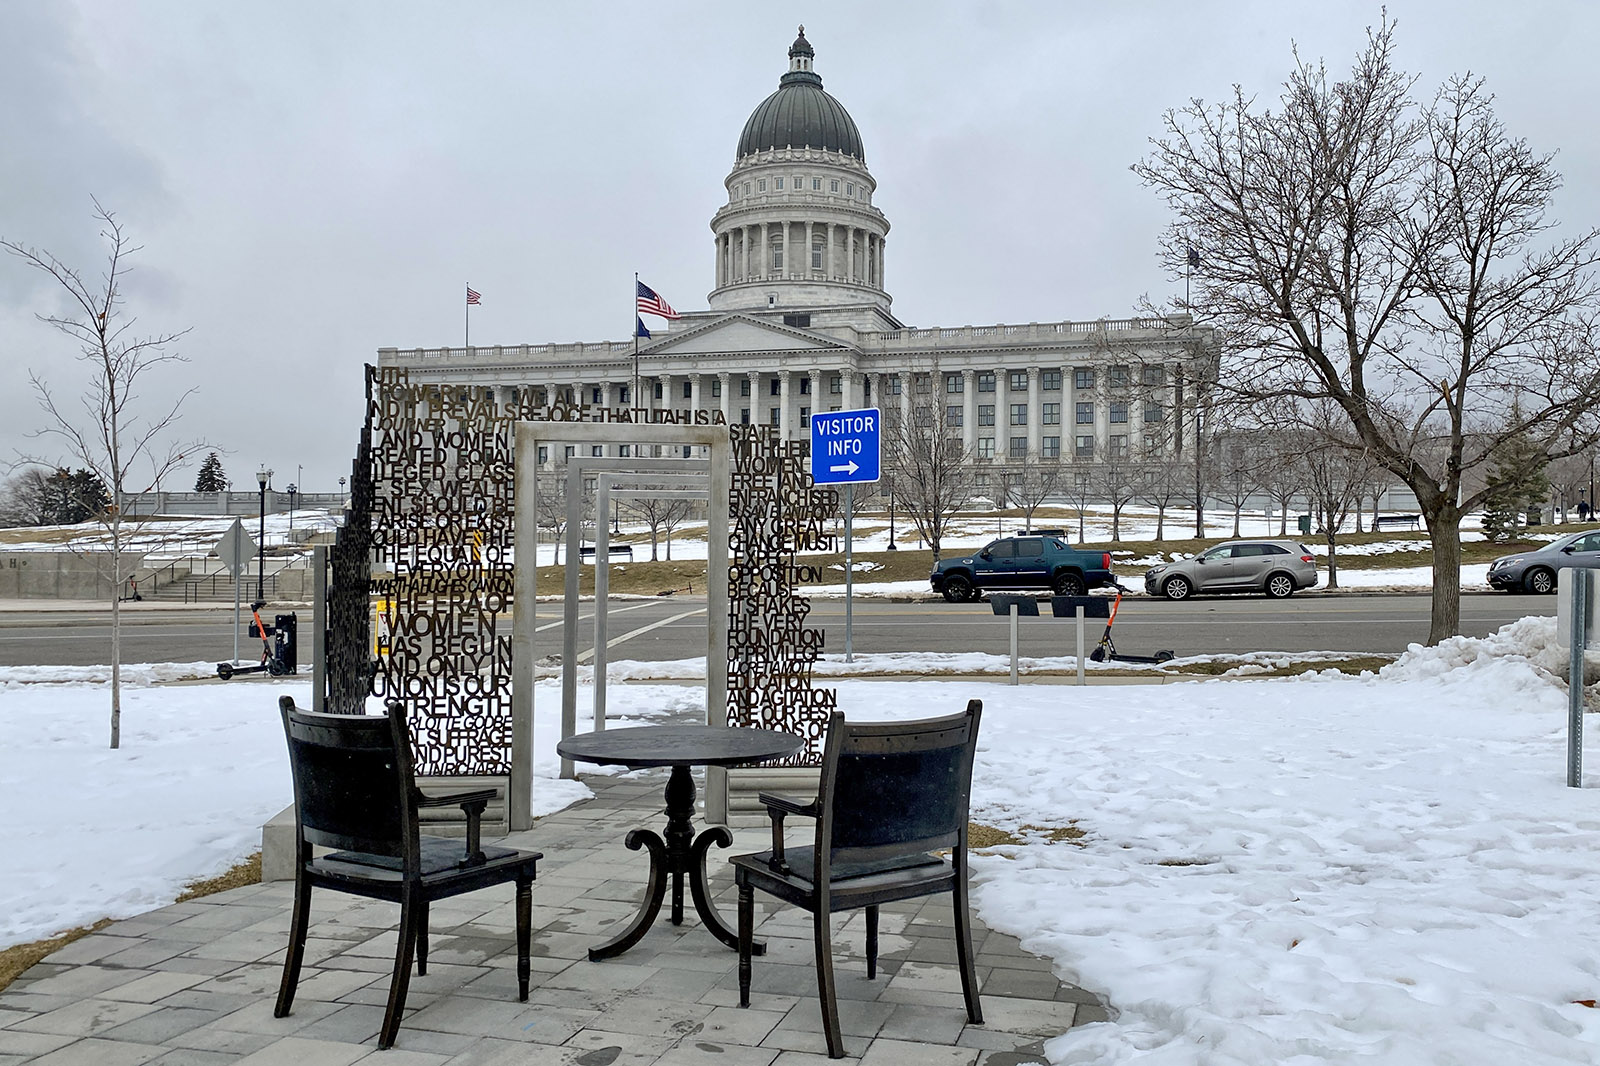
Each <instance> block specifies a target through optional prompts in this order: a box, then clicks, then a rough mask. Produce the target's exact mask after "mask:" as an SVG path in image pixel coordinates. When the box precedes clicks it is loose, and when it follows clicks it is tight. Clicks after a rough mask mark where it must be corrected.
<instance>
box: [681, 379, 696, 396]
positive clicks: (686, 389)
mask: <svg viewBox="0 0 1600 1066" xmlns="http://www.w3.org/2000/svg"><path fill="white" fill-rule="evenodd" d="M683 398H684V399H685V400H692V399H694V382H692V381H685V382H684V383H683Z"/></svg>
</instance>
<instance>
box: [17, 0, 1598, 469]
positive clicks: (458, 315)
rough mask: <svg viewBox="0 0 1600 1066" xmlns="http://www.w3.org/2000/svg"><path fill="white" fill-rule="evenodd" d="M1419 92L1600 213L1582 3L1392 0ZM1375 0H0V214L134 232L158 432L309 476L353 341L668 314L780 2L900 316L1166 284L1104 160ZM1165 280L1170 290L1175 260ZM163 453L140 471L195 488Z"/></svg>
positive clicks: (326, 447)
mask: <svg viewBox="0 0 1600 1066" xmlns="http://www.w3.org/2000/svg"><path fill="white" fill-rule="evenodd" d="M1388 9H1389V11H1390V12H1391V13H1392V14H1393V15H1394V17H1395V18H1396V19H1397V21H1398V23H1399V31H1398V44H1399V50H1398V55H1399V60H1400V63H1401V65H1402V66H1403V67H1404V68H1405V69H1407V70H1409V71H1412V72H1414V73H1416V74H1418V75H1420V77H1421V79H1422V80H1421V83H1420V85H1419V91H1422V92H1424V93H1431V91H1432V89H1433V88H1434V87H1435V86H1437V85H1438V84H1439V82H1441V81H1442V80H1443V79H1444V78H1445V77H1446V76H1448V75H1449V74H1451V73H1455V72H1462V71H1468V70H1470V71H1473V72H1476V73H1479V74H1482V75H1484V76H1485V77H1486V78H1487V79H1488V84H1489V86H1490V88H1491V89H1492V90H1493V91H1494V92H1495V93H1496V94H1497V97H1498V100H1497V104H1498V108H1499V112H1500V115H1501V117H1502V118H1503V119H1504V120H1505V121H1506V122H1507V124H1508V125H1509V127H1510V128H1511V129H1512V131H1513V132H1515V133H1517V134H1519V135H1522V136H1525V137H1527V138H1528V139H1529V141H1530V142H1531V143H1532V144H1533V145H1534V146H1535V147H1536V148H1539V149H1542V150H1559V153H1560V154H1559V156H1558V166H1559V168H1560V169H1561V170H1562V172H1563V173H1564V174H1565V176H1566V188H1565V189H1564V190H1563V191H1562V193H1561V194H1560V196H1559V198H1558V200H1557V213H1558V215H1559V216H1560V219H1561V220H1562V222H1563V223H1566V224H1570V225H1573V226H1587V225H1592V224H1594V223H1596V222H1600V209H1597V204H1596V199H1595V190H1596V185H1597V179H1600V148H1597V147H1596V144H1595V138H1594V135H1593V129H1594V126H1593V121H1592V119H1591V112H1592V108H1593V106H1594V104H1595V101H1596V100H1600V69H1597V68H1600V64H1597V62H1596V56H1595V44H1596V42H1597V41H1600V5H1591V4H1587V3H1576V2H1573V3H1564V4H1557V3H1548V4H1540V3H1528V2H1523V3H1518V4H1508V3H1505V2H1504V0H1494V2H1478V0H1453V2H1437V3H1434V2H1422V0H1390V3H1389V5H1388ZM1379 13H1380V8H1379V5H1378V4H1377V3H1367V4H1358V3H1339V2H1331V0H1330V2H1324V3H1317V4H1309V3H1298V2H1295V3H1290V2H1284V0H1274V2H1263V3H1196V2H1193V0H1183V2H1177V0H1174V2H1168V3H1144V4H1140V5H1137V7H1136V8H1135V7H1134V5H1125V4H1088V3H1071V4H1068V3H1058V2H1049V3H1044V2H1041V3H1035V4H1024V3H1008V4H997V3H976V2H961V3H929V2H919V3H914V4H913V3H905V4H897V3H871V4H868V3H862V2H860V0H856V2H855V3H850V4H843V3H831V2H806V3H797V4H771V3H765V4H752V5H729V4H727V3H715V4H712V3H704V4H702V3H693V4H689V3H685V4H670V3H651V4H645V3H629V2H614V3H610V4H604V5H601V4H554V3H551V4H531V3H507V2H497V0H476V2H474V3H472V4H470V5H467V4H454V5H443V4H437V3H428V4H423V3H403V2H395V0H384V2H381V3H380V2H375V0H374V2H352V3H339V4H330V3H323V2H319V3H286V2H281V0H274V2H272V3H265V2H257V3H229V4H213V3H200V2H198V0H196V2H191V3H160V2H152V0H144V2H141V3H137V4H128V3H123V2H120V0H82V2H76V3H74V2H54V3H37V2H32V0H0V41H4V42H5V45H6V47H5V61H4V62H3V63H0V237H4V238H5V239H7V240H12V241H17V242H20V243H24V244H28V245H33V246H37V247H41V248H46V249H49V250H50V251H52V252H54V253H56V254H57V255H59V256H61V257H62V258H63V259H66V260H68V261H69V262H71V263H74V264H77V265H80V266H82V267H83V268H84V269H86V270H90V271H97V270H98V269H99V268H100V266H101V257H102V253H103V247H102V246H101V245H99V244H98V243H97V239H96V229H95V227H94V225H93V221H92V219H91V218H90V210H91V205H90V196H91V195H94V196H98V197H99V198H100V200H101V202H102V203H104V204H105V205H106V206H107V207H108V208H110V209H111V210H113V211H114V212H116V213H117V214H118V216H119V218H120V220H121V221H122V222H123V223H124V225H125V226H126V228H127V230H128V232H129V233H130V235H131V236H132V237H133V238H134V239H135V241H136V242H137V243H139V244H142V245H143V248H144V250H143V251H142V252H141V253H140V255H139V256H138V258H137V263H138V268H139V269H138V273H137V274H136V275H135V276H134V278H133V279H132V280H131V282H130V284H129V285H128V289H127V303H128V308H129V310H130V311H132V312H133V313H134V314H135V315H137V316H138V318H139V327H138V328H139V329H140V330H142V331H144V332H152V333H153V332H171V331H176V330H181V329H189V330H191V332H190V333H189V334H188V335H187V336H186V337H185V338H184V339H183V341H182V342H181V343H180V345H178V349H179V350H180V351H181V352H182V353H183V354H184V355H185V356H186V357H187V358H188V360H189V362H188V363H187V364H185V365H183V366H180V367H174V368H171V369H170V370H168V371H166V372H164V373H163V374H162V376H160V377H159V378H157V377H152V378H150V379H149V381H148V382H147V386H146V393H147V396H148V398H149V399H150V400H151V401H152V406H153V405H154V402H155V401H156V400H158V399H160V398H161V397H163V396H170V395H172V394H175V392H176V391H177V390H180V389H181V388H183V387H185V386H187V385H196V386H198V387H199V392H198V393H197V394H196V395H195V396H194V397H193V398H191V399H190V400H189V402H188V404H187V406H186V407H185V414H184V418H183V423H182V426H181V429H182V431H183V433H184V434H185V435H186V436H188V437H200V438H205V439H207V440H209V441H210V442H212V443H213V444H214V445H215V446H216V447H217V449H218V450H219V451H221V452H222V453H223V462H224V466H225V468H226V470H227V472H228V475H229V476H230V477H231V478H232V479H233V481H234V484H235V486H236V487H237V488H246V487H253V486H254V483H255V478H254V471H255V469H256V468H257V465H258V464H262V463H264V464H266V465H268V466H271V467H274V468H275V469H276V470H277V472H278V473H277V477H276V478H274V484H275V485H276V486H277V487H280V488H281V487H283V486H285V485H287V484H288V483H289V482H290V481H292V480H294V478H295V476H296V474H295V471H296V468H297V464H298V465H301V466H303V467H304V471H303V474H302V475H301V484H302V486H303V487H304V488H305V489H307V490H309V491H336V490H337V484H336V479H337V478H338V476H339V475H340V474H348V472H349V468H350V457H351V455H352V453H353V450H354V446H355V441H356V434H357V429H358V427H359V423H360V418H361V396H362V380H361V374H362V370H361V368H362V365H363V364H364V363H366V362H370V361H374V360H375V357H376V351H377V349H378V348H380V347H384V346H391V345H392V346H397V347H416V346H436V345H445V344H454V345H459V344H461V343H462V325H463V321H462V320H463V311H464V288H465V286H466V285H467V284H468V283H470V284H471V285H472V287H473V288H475V289H476V290H477V291H479V292H480V293H482V294H483V305H482V306H481V307H479V308H474V309H473V312H472V337H473V340H474V342H475V343H480V344H496V343H501V344H523V343H544V342H549V341H578V340H584V341H601V340H621V339H625V338H626V337H628V336H629V329H630V327H631V324H632V292H631V286H632V277H633V273H634V271H638V272H639V274H640V276H641V278H642V279H643V280H644V281H645V282H646V283H648V284H650V285H652V286H653V287H655V288H656V290H657V291H659V292H660V293H661V294H662V296H663V297H665V298H666V299H667V300H668V301H669V302H670V303H672V304H673V305H675V306H676V307H678V308H679V309H694V308H704V307H705V306H706V294H707V293H708V292H709V291H710V289H711V288H712V285H713V248H712V240H711V232H710V229H709V221H710V218H711V215H712V213H713V212H714V211H715V210H716V209H717V207H718V206H719V205H720V204H721V203H722V201H723V199H724V196H725V194H724V191H723V187H722V180H723V178H724V177H725V176H726V174H727V171H728V170H729V168H730V167H731V165H732V164H733V161H734V160H733V153H734V147H735V145H736V143H737V139H738V136H739V132H740V130H741V129H742V127H743V125H744V121H745V119H746V118H747V117H748V116H749V114H750V112H751V111H752V110H753V109H754V108H755V106H756V105H757V104H759V103H760V102H761V100H762V99H764V98H765V97H766V96H767V95H768V94H769V93H771V92H772V91H773V90H774V89H775V88H776V87H777V79H778V77H779V76H780V75H781V74H782V73H783V72H784V70H785V69H786V68H787V62H788V60H787V58H786V52H787V50H788V46H789V43H790V42H791V41H792V40H793V39H794V35H795V26H796V24H797V23H800V22H803V23H805V26H806V36H807V37H808V39H809V40H810V41H811V42H812V44H813V46H814V47H815V48H816V52H817V57H816V70H817V72H818V73H819V74H820V75H821V76H822V79H823V83H824V86H825V88H826V89H827V90H828V92H830V93H831V94H833V95H834V96H835V97H836V98H838V99H839V101H840V102H841V103H843V104H844V105H845V107H846V108H847V109H848V110H849V111H850V114H851V115H852V116H853V117H854V118H855V120H856V124H857V126H859V127H860V130H861V135H862V138H863V141H864V144H865V150H866V156H867V165H868V168H869V169H870V170H871V171H872V173H873V175H874V176H875V177H876V179H877V181H878V192H877V195H876V196H875V198H874V202H875V204H876V205H877V206H878V207H879V208H880V209H881V210H882V211H883V212H884V213H885V214H886V215H887V217H888V219H889V221H890V224H891V226H892V227H893V228H892V231H891V233H890V235H889V239H888V244H887V250H886V266H885V280H886V282H887V287H888V289H889V291H890V294H891V295H892V296H893V297H894V311H895V313H896V314H897V315H898V316H899V317H900V319H901V320H902V321H904V322H906V323H907V324H909V325H916V326H958V325H964V324H986V323H995V322H1044V321H1059V320H1065V319H1093V318H1099V317H1120V316H1123V315H1126V314H1128V313H1129V312H1130V310H1131V308H1132V307H1133V306H1134V305H1135V303H1136V302H1137V301H1138V300H1139V299H1140V297H1141V296H1144V295H1149V296H1151V297H1152V298H1155V299H1164V298H1167V297H1169V296H1170V295H1171V294H1172V291H1173V282H1172V281H1171V280H1170V279H1168V278H1167V277H1166V276H1165V275H1164V273H1163V271H1162V269H1161V267H1160V265H1159V264H1158V263H1157V261H1156V258H1155V250H1156V248H1155V238H1156V234H1157V232H1158V230H1159V229H1160V227H1161V226H1162V224H1163V223H1164V221H1165V212H1164V209H1163V207H1162V205H1161V204H1160V202H1159V201H1158V200H1157V198H1156V197H1155V195H1154V194H1153V193H1151V192H1150V191H1149V190H1147V189H1145V188H1143V187H1141V186H1140V184H1139V183H1138V181H1137V180H1136V179H1135V178H1134V177H1133V175H1132V174H1130V173H1129V170H1128V167H1129V165H1130V164H1131V163H1133V162H1135V161H1136V160H1138V159H1140V158H1141V157H1142V156H1143V155H1144V154H1145V153H1146V151H1147V146H1148V142H1149V139H1150V137H1152V136H1154V135H1156V134H1157V133H1159V131H1160V119H1161V114H1162V112H1163V110H1165V109H1167V108H1170V107H1176V106H1181V105H1182V104H1184V103H1185V102H1187V101H1188V100H1189V99H1190V98H1191V97H1201V98H1204V99H1207V100H1212V101H1216V100H1220V99H1222V98H1224V97H1226V96H1227V95H1228V94H1229V93H1230V91H1231V86H1232V85H1234V84H1235V83H1238V84H1240V85H1242V86H1244V87H1245V88H1246V90H1248V91H1250V92H1254V93H1257V94H1259V95H1261V96H1263V97H1267V98H1270V97H1272V96H1274V95H1275V94H1276V91H1277V88H1278V86H1279V85H1281V83H1282V81H1283V79H1284V77H1285V76H1286V75H1287V73H1288V71H1289V69H1290V66H1291V64H1292V49H1293V48H1294V47H1296V46H1298V48H1299V51H1300V54H1301V55H1302V56H1304V57H1308V58H1318V57H1320V58H1324V59H1326V60H1327V62H1328V66H1329V68H1330V70H1332V71H1333V72H1335V73H1339V74H1342V73H1344V72H1345V71H1347V70H1348V69H1349V65H1350V60H1351V58H1352V57H1353V56H1354V54H1355V53H1356V51H1357V50H1358V49H1359V48H1360V47H1361V46H1362V44H1363V42H1364V40H1365V36H1364V35H1365V31H1366V28H1367V27H1368V26H1369V25H1371V24H1372V23H1373V22H1374V21H1375V20H1376V19H1377V18H1378V17H1379ZM1180 284H1181V283H1180ZM61 307H62V304H61V302H60V298H59V294H58V293H56V292H54V291H52V289H51V288H50V285H49V284H48V283H47V279H44V278H43V277H42V276H40V275H37V274H31V273H29V272H28V271H27V270H25V269H24V268H23V267H22V266H21V265H20V264H19V263H17V262H16V261H15V260H12V259H10V258H9V257H7V258H6V260H5V261H0V457H13V456H14V455H15V454H16V453H18V452H36V453H37V452H43V453H45V454H50V455H56V454H61V453H60V449H59V448H56V447H53V446H52V445H50V444H49V442H48V441H38V440H30V439H28V436H27V434H28V432H29V431H30V430H34V429H38V428H40V427H42V426H43V425H45V419H44V415H43V414H42V413H41V412H40V411H39V410H38V408H37V405H36V404H35V402H34V399H33V398H32V396H31V394H30V391H29V387H28V377H27V374H28V371H29V370H30V369H32V370H34V371H37V372H38V373H40V374H41V375H42V376H43V377H45V378H46V379H48V380H49V381H50V382H52V384H53V385H54V386H55V387H56V388H57V389H58V390H59V391H60V392H62V393H64V394H66V395H68V396H71V395H73V394H75V393H76V392H78V391H80V384H81V378H79V377H78V374H79V370H78V367H77V366H76V365H75V364H74V363H73V360H72V355H73V352H74V349H73V348H72V346H71V345H70V343H69V342H68V341H67V340H66V339H65V338H62V337H60V336H59V335H57V334H54V333H52V332H51V331H50V330H49V329H48V328H46V327H45V326H43V325H41V324H39V323H38V322H37V321H36V320H35V317H34V316H35V315H36V314H39V313H48V312H51V311H56V310H60V309H61ZM193 482H194V467H191V468H190V469H189V470H188V471H186V472H184V473H181V474H179V475H177V477H176V478H174V479H169V480H168V482H167V483H166V484H165V486H164V487H166V488H172V489H188V488H191V487H192V486H193Z"/></svg>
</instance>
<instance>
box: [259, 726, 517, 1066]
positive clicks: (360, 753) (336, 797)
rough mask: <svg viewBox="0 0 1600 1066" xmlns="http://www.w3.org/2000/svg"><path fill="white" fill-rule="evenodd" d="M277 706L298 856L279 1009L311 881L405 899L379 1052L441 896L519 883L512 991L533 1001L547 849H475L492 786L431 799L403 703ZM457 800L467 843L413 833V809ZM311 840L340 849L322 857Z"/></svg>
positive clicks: (424, 967) (387, 1041) (288, 997)
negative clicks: (384, 708) (536, 882)
mask: <svg viewBox="0 0 1600 1066" xmlns="http://www.w3.org/2000/svg"><path fill="white" fill-rule="evenodd" d="M278 709H279V711H280V713H281V714H282V716H283V731H284V735H285V737H287V739H288V742H289V765H290V768H291V769H292V770H293V772H294V814H295V848H296V861H295V875H294V917H293V919H292V920H291V924H290V929H289V952H288V954H287V955H286V956H285V958H284V960H283V983H282V984H281V985H280V986H279V988H278V1003H277V1006H276V1007H274V1008H273V1012H272V1013H273V1016H274V1017H276V1018H282V1017H284V1016H285V1015H287V1014H288V1013H289V1008H290V1007H291V1006H292V1005H293V1003H294V991H295V986H296V985H297V984H298V983H299V981H300V963H301V961H302V959H303V958H304V957H305V946H306V927H307V926H308V924H309V923H310V919H311V889H312V886H319V887H322V888H332V889H336V890H338V891H340V892H350V893H353V894H354V895H358V896H368V897H371V898H373V899H385V900H389V901H391V902H394V903H398V904H400V937H399V943H398V944H397V945H396V947H395V954H394V977H393V978H392V979H391V980H390V982H389V1005H388V1010H387V1011H386V1012H385V1013H384V1016H383V1028H382V1030H380V1032H379V1033H378V1047H380V1048H388V1047H390V1046H392V1045H393V1044H394V1038H395V1034H396V1033H397V1032H398V1031H399V1029H400V1017H401V1015H402V1014H403V1013H404V1012H405V1006H406V989H407V987H408V985H409V983H410V978H411V959H412V955H413V954H415V955H416V961H417V973H418V974H420V975H424V976H425V975H426V974H427V972H428V904H429V903H430V902H431V901H433V900H436V899H444V898H445V897H447V896H456V895H460V894H461V893H463V892H472V891H475V890H477V889H480V888H488V887H489V886H491V885H498V884H502V883H504V882H506V881H515V882H516V884H517V991H518V998H519V999H522V1000H526V999H527V998H528V970H529V966H528V946H529V945H528V941H529V933H530V926H531V919H532V908H533V879H534V877H535V876H536V874H537V867H538V862H539V860H540V859H541V858H543V856H542V855H541V854H540V853H539V852H536V851H514V850H512V849H511V848H497V847H481V846H480V845H479V833H480V823H481V820H482V817H483V811H484V808H485V807H486V806H488V803H489V801H490V800H491V799H493V798H494V790H493V789H485V790H482V791H478V792H465V793H457V794H455V795H451V796H424V795H423V794H422V792H421V791H420V790H419V789H418V788H417V786H416V781H415V780H414V778H413V774H412V764H411V740H410V735H409V732H408V730H407V729H406V717H405V709H404V708H403V707H402V706H401V705H400V704H399V703H398V702H391V703H390V704H389V713H388V714H387V715H386V716H385V717H382V718H379V717H377V716H372V715H344V714H313V713H311V712H307V711H301V710H297V709H296V708H295V705H294V700H293V699H291V698H290V697H288V696H284V697H282V698H281V699H279V700H278ZM454 804H460V805H461V808H462V809H463V810H464V811H465V812H466V815H467V839H466V844H465V847H463V846H462V842H461V841H459V840H447V839H443V838H440V837H429V836H422V835H421V834H419V833H418V831H417V810H418V808H421V807H448V806H452V805H454ZM314 844H315V845H320V846H323V847H329V848H340V849H343V850H340V851H335V852H333V853H331V854H328V855H323V856H322V857H320V858H315V857H313V855H312V851H311V848H312V845H314Z"/></svg>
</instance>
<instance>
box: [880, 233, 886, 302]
mask: <svg viewBox="0 0 1600 1066" xmlns="http://www.w3.org/2000/svg"><path fill="white" fill-rule="evenodd" d="M883 258H884V256H883V238H882V237H879V238H878V288H880V289H884V290H885V291H887V290H888V286H886V285H885V284H884V281H883Z"/></svg>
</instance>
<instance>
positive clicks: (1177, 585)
mask: <svg viewBox="0 0 1600 1066" xmlns="http://www.w3.org/2000/svg"><path fill="white" fill-rule="evenodd" d="M1193 591H1194V590H1193V589H1192V588H1190V587H1189V579H1188V578H1186V577H1169V578H1167V580H1166V583H1165V584H1163V585H1162V586H1161V595H1163V596H1165V597H1166V598H1167V599H1169V600H1186V599H1188V598H1189V593H1191V592H1193Z"/></svg>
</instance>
